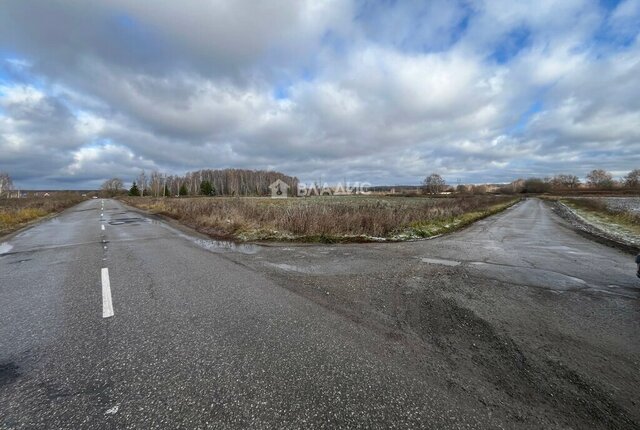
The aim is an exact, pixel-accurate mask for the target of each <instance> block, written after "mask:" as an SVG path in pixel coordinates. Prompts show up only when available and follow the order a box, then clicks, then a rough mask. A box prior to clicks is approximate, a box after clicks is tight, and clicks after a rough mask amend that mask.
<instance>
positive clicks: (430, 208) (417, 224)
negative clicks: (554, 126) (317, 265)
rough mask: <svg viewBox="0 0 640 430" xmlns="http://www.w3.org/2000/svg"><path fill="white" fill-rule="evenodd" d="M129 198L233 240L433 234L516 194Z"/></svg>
mask: <svg viewBox="0 0 640 430" xmlns="http://www.w3.org/2000/svg"><path fill="white" fill-rule="evenodd" d="M123 200H124V201H125V202H126V203H128V204H130V205H132V206H135V207H138V208H141V209H144V210H148V211H150V212H152V213H157V214H161V215H165V216H168V217H170V218H173V219H176V220H179V221H180V222H182V223H183V224H185V225H188V226H190V227H193V228H195V229H197V230H198V231H201V232H203V233H206V234H208V235H210V236H212V237H217V238H229V239H234V240H241V241H245V240H300V241H312V242H313V241H315V242H344V241H368V240H381V239H384V240H403V239H415V238H420V237H431V236H435V235H438V234H442V233H445V232H448V231H452V230H455V229H457V228H461V227H463V226H465V225H468V224H469V223H471V222H474V221H476V220H478V219H481V218H484V217H486V216H488V215H491V214H493V213H497V212H499V211H501V210H503V209H505V208H507V207H508V206H510V205H511V204H513V203H515V202H517V201H518V200H519V199H518V198H514V197H512V196H509V197H505V196H469V197H452V198H437V199H433V198H402V197H400V198H398V197H379V196H354V197H347V196H345V197H311V198H290V199H270V198H259V197H256V198H251V197H245V198H233V197H199V198H164V199H163V198H151V197H127V198H124V199H123Z"/></svg>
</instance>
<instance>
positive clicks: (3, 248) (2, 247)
mask: <svg viewBox="0 0 640 430" xmlns="http://www.w3.org/2000/svg"><path fill="white" fill-rule="evenodd" d="M12 248H13V245H11V244H9V243H7V242H3V243H0V255H2V254H6V253H7V252H9V251H11V249H12Z"/></svg>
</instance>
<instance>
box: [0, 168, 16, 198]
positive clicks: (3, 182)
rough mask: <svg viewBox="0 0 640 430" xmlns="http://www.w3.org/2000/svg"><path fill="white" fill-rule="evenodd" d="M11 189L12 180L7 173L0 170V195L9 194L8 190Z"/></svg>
mask: <svg viewBox="0 0 640 430" xmlns="http://www.w3.org/2000/svg"><path fill="white" fill-rule="evenodd" d="M11 190H13V181H12V180H11V176H9V174H8V173H5V172H0V197H2V195H3V194H6V195H7V196H9V192H10V191H11Z"/></svg>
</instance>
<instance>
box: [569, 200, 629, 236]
mask: <svg viewBox="0 0 640 430" xmlns="http://www.w3.org/2000/svg"><path fill="white" fill-rule="evenodd" d="M562 202H563V203H565V204H566V205H567V206H569V207H570V208H571V209H573V210H575V211H576V212H577V213H578V214H579V215H581V216H583V217H584V218H586V219H587V220H588V221H591V222H594V223H595V224H599V225H605V226H607V225H609V226H611V227H613V228H617V229H621V230H623V231H627V232H628V233H629V234H632V235H636V236H640V199H639V198H634V197H629V198H613V197H602V198H598V197H592V198H572V199H562Z"/></svg>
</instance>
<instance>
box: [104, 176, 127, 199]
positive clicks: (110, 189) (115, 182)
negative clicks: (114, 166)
mask: <svg viewBox="0 0 640 430" xmlns="http://www.w3.org/2000/svg"><path fill="white" fill-rule="evenodd" d="M101 188H102V191H103V192H104V193H105V194H107V195H108V196H111V197H113V196H115V195H117V194H118V193H119V192H120V191H122V189H123V188H124V184H123V182H122V179H120V178H111V179H107V180H106V181H104V182H103V183H102V187H101Z"/></svg>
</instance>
